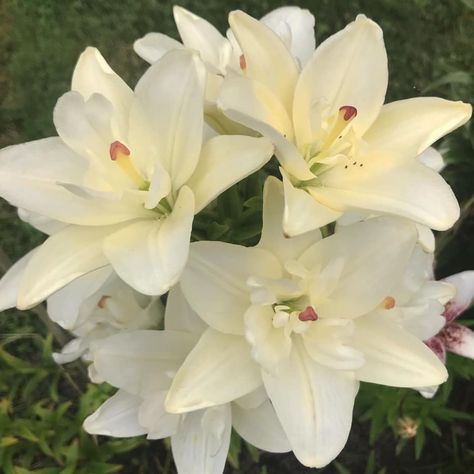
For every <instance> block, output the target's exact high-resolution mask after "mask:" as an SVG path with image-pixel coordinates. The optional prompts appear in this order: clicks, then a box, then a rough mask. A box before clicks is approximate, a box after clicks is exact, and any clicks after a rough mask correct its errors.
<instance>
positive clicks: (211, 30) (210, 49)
mask: <svg viewBox="0 0 474 474" xmlns="http://www.w3.org/2000/svg"><path fill="white" fill-rule="evenodd" d="M173 15H174V20H175V22H176V27H177V28H178V31H179V35H180V36H181V40H182V41H183V44H184V46H186V48H190V49H195V50H197V51H199V53H200V54H201V58H202V60H203V61H204V62H205V63H208V64H210V65H211V66H213V67H214V68H215V69H216V71H219V72H221V73H225V68H226V66H227V63H228V62H229V58H230V54H231V46H230V43H229V41H228V40H227V38H225V37H224V36H222V35H221V34H220V33H219V31H218V30H217V29H216V28H215V27H214V26H213V25H212V24H211V23H209V22H208V21H206V20H204V19H203V18H201V17H199V16H197V15H195V14H194V13H191V12H190V11H188V10H186V9H185V8H183V7H179V6H177V5H175V6H174V7H173Z"/></svg>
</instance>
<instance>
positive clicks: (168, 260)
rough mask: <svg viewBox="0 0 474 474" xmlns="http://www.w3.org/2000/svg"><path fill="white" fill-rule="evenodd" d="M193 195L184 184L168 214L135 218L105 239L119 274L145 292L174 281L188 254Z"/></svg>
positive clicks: (167, 286)
mask: <svg viewBox="0 0 474 474" xmlns="http://www.w3.org/2000/svg"><path fill="white" fill-rule="evenodd" d="M193 217H194V196H193V193H192V191H191V190H190V189H189V188H187V187H183V188H181V190H180V193H179V195H178V198H177V200H176V203H175V204H174V206H173V210H172V212H171V214H169V215H167V216H164V217H162V218H161V219H160V220H158V219H147V220H137V221H135V222H132V223H130V224H129V225H127V226H126V227H123V228H121V229H120V230H118V231H117V232H115V233H113V234H111V235H110V236H108V237H107V238H106V239H105V240H104V252H105V254H106V255H107V258H108V259H109V260H110V263H111V264H112V266H113V267H114V270H115V271H116V272H117V273H118V275H119V276H120V278H122V280H124V281H125V282H127V283H128V284H129V285H130V286H131V287H133V288H135V289H136V290H137V291H139V292H140V293H143V294H146V295H162V294H163V293H166V292H167V291H168V290H169V289H170V288H171V287H172V286H173V285H174V284H175V283H176V282H177V281H178V278H179V276H180V275H181V272H182V270H183V268H184V265H185V263H186V260H187V257H188V251H189V241H190V238H191V227H192V222H193Z"/></svg>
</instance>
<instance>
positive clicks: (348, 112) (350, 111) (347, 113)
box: [339, 105, 357, 122]
mask: <svg viewBox="0 0 474 474" xmlns="http://www.w3.org/2000/svg"><path fill="white" fill-rule="evenodd" d="M339 111H340V112H344V117H343V118H344V120H345V121H346V122H347V121H349V120H351V119H353V118H355V117H357V109H356V108H355V107H354V106H352V105H343V106H342V107H341V108H340V109H339Z"/></svg>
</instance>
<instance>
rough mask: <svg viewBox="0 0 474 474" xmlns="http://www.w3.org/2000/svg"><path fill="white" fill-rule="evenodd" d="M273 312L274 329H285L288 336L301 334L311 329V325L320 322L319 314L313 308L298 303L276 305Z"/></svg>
mask: <svg viewBox="0 0 474 474" xmlns="http://www.w3.org/2000/svg"><path fill="white" fill-rule="evenodd" d="M302 307H304V309H303V310H301V308H302ZM273 311H274V316H273V327H274V328H284V329H285V332H286V333H287V334H288V335H290V334H291V333H293V332H294V333H296V334H301V333H303V332H305V331H307V330H308V329H309V323H311V322H313V321H317V320H318V314H317V313H316V311H315V310H314V308H313V307H312V306H310V305H307V306H306V307H305V306H304V304H303V305H302V304H301V302H298V301H292V302H288V303H281V304H275V305H273Z"/></svg>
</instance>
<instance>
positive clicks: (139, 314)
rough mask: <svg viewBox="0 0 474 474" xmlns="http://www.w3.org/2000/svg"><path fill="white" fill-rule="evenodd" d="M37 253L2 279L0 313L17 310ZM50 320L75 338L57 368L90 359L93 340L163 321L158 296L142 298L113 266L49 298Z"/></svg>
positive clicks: (58, 355)
mask: <svg viewBox="0 0 474 474" xmlns="http://www.w3.org/2000/svg"><path fill="white" fill-rule="evenodd" d="M37 250H38V248H36V249H33V250H32V251H31V252H29V253H28V254H26V255H25V256H24V257H23V258H22V259H20V260H19V261H18V262H16V264H15V265H13V266H12V267H11V268H10V269H9V270H8V271H7V272H6V274H5V275H4V276H3V277H2V279H1V280H0V311H4V310H5V309H8V308H12V307H14V306H15V305H16V301H17V294H18V289H19V286H20V284H21V279H22V276H23V272H24V271H25V268H26V266H27V264H28V262H29V261H30V259H31V258H32V256H33V255H34V253H35V252H36V251H37ZM46 302H47V312H48V316H49V318H50V319H51V320H52V321H54V322H55V323H56V324H58V325H59V326H61V327H62V328H63V329H66V330H68V331H71V332H72V333H73V334H74V335H75V336H76V337H75V338H74V339H72V340H71V341H69V342H68V343H67V344H66V345H65V346H64V347H63V348H62V350H61V352H60V353H53V358H54V360H55V361H56V362H57V363H59V364H64V363H68V362H72V361H73V360H75V359H77V358H79V357H84V358H85V359H86V360H87V359H88V350H89V346H90V344H91V343H92V342H93V341H98V340H101V339H104V338H106V337H108V336H110V335H112V334H116V333H119V332H122V331H126V330H132V329H148V328H155V327H157V326H158V324H159V322H160V321H161V319H162V317H163V306H162V304H161V302H160V299H159V298H158V297H150V296H146V295H142V294H140V293H138V292H137V291H135V290H134V289H133V288H131V287H130V286H128V285H127V284H125V283H124V282H123V281H122V280H120V278H118V277H117V275H116V274H115V272H114V271H113V270H112V268H111V267H103V268H99V269H97V270H94V271H92V272H90V273H87V274H85V275H83V276H81V277H79V278H77V279H76V280H74V281H72V282H71V283H69V284H67V285H66V286H65V287H64V288H61V289H60V290H58V291H57V292H55V293H54V294H52V295H51V296H50V297H49V298H48V299H47V301H46Z"/></svg>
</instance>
